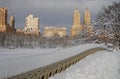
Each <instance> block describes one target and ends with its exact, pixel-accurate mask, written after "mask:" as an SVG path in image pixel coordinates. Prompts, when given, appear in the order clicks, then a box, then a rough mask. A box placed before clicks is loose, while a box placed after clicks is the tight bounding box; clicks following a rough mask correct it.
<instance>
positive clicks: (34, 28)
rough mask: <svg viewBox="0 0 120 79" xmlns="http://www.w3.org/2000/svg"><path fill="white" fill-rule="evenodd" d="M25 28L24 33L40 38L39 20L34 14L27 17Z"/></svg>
mask: <svg viewBox="0 0 120 79" xmlns="http://www.w3.org/2000/svg"><path fill="white" fill-rule="evenodd" d="M25 24H26V25H25V28H24V33H25V34H31V35H37V36H39V32H40V31H39V24H40V23H39V18H36V17H34V16H33V15H32V14H30V15H29V16H28V17H26V20H25Z"/></svg>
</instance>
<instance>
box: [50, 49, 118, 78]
mask: <svg viewBox="0 0 120 79" xmlns="http://www.w3.org/2000/svg"><path fill="white" fill-rule="evenodd" d="M119 53H120V52H119ZM119 55H120V54H119ZM119 61H120V59H119ZM119 69H120V62H119ZM119 76H120V72H119ZM49 79H119V78H118V57H117V53H116V52H107V51H101V52H97V53H95V54H93V55H90V56H88V57H86V58H85V59H83V60H82V61H80V62H79V63H77V64H75V65H73V66H71V67H70V68H68V69H66V70H65V71H63V72H61V73H60V74H56V75H55V76H53V77H50V78H49Z"/></svg>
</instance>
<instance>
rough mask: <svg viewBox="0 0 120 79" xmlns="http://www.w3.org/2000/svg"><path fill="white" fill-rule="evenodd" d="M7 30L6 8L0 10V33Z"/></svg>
mask: <svg viewBox="0 0 120 79" xmlns="http://www.w3.org/2000/svg"><path fill="white" fill-rule="evenodd" d="M6 30H7V8H0V32H5V31H6Z"/></svg>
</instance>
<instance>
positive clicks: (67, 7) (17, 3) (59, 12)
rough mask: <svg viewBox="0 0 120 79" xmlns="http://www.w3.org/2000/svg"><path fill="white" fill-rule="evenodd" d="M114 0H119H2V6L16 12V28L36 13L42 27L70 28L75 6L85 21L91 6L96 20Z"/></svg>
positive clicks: (0, 0)
mask: <svg viewBox="0 0 120 79" xmlns="http://www.w3.org/2000/svg"><path fill="white" fill-rule="evenodd" d="M114 1H119V0H105V1H104V0H72V1H69V0H66V1H64V0H36V1H34V0H29V1H28V0H26V1H25V0H0V7H2V6H6V7H7V8H8V10H9V14H11V13H14V14H15V20H16V28H23V27H24V26H25V17H26V16H28V15H29V14H34V15H35V16H36V17H38V18H40V27H41V29H42V27H43V26H44V27H45V26H66V27H67V28H68V29H69V28H70V27H71V25H72V23H73V20H72V18H73V16H72V15H73V11H74V10H75V8H78V9H79V11H80V14H81V19H82V21H81V23H83V16H84V15H83V14H84V10H85V8H87V7H88V8H89V10H90V12H91V16H92V17H91V18H92V20H94V19H95V18H96V16H97V13H99V11H100V9H101V8H102V7H103V6H107V5H108V4H111V3H112V2H114ZM93 8H94V9H93Z"/></svg>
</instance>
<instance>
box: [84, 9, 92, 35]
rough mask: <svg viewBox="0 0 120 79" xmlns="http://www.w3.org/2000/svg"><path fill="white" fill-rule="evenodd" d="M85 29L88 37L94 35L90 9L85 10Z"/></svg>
mask: <svg viewBox="0 0 120 79" xmlns="http://www.w3.org/2000/svg"><path fill="white" fill-rule="evenodd" d="M83 29H84V30H85V31H86V32H87V34H88V36H92V35H93V27H92V24H91V14H90V11H89V9H88V8H86V9H85V12H84V24H83Z"/></svg>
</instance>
